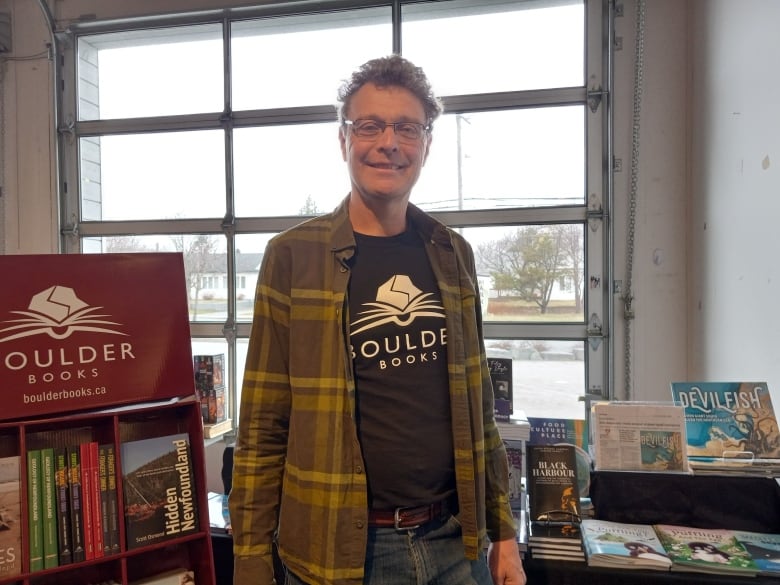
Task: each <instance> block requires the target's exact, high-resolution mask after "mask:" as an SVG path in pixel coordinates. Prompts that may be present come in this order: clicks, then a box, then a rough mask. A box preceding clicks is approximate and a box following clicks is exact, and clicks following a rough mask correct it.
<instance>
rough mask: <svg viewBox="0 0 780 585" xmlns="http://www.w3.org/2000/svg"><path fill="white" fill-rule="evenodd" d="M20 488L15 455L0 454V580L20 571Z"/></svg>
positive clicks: (19, 473)
mask: <svg viewBox="0 0 780 585" xmlns="http://www.w3.org/2000/svg"><path fill="white" fill-rule="evenodd" d="M21 490H22V484H21V460H20V458H19V456H18V455H12V456H9V457H2V458H0V580H5V579H7V578H11V577H15V576H16V575H19V574H21V572H22V524H21V522H20V517H21V513H22V491H21Z"/></svg>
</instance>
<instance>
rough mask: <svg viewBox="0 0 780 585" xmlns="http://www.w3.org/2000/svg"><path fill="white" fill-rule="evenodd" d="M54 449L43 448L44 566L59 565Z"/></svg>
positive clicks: (42, 509)
mask: <svg viewBox="0 0 780 585" xmlns="http://www.w3.org/2000/svg"><path fill="white" fill-rule="evenodd" d="M55 479H56V477H55V471H54V449H53V448H52V447H47V448H45V449H41V493H42V496H41V516H42V521H43V568H44V569H51V568H53V567H56V566H58V565H59V558H60V555H59V544H58V536H57V487H56V485H55Z"/></svg>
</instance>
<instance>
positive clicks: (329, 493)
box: [229, 200, 515, 585]
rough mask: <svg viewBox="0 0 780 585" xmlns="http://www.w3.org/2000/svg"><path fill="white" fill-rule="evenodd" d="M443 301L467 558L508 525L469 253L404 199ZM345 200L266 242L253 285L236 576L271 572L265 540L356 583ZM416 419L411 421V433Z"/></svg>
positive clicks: (239, 457) (358, 504)
mask: <svg viewBox="0 0 780 585" xmlns="http://www.w3.org/2000/svg"><path fill="white" fill-rule="evenodd" d="M408 219H409V220H410V222H411V225H412V226H414V228H415V229H417V230H418V231H419V232H420V234H421V235H422V237H423V241H424V242H425V249H426V253H427V255H428V257H429V259H430V263H431V266H432V267H433V271H434V273H435V275H436V278H437V280H438V283H439V287H440V289H441V295H442V301H443V304H444V307H445V311H446V324H447V340H448V343H447V356H448V374H449V387H450V398H451V409H452V424H453V429H452V434H453V441H454V449H455V453H454V455H455V475H456V488H457V492H458V500H459V508H460V512H459V514H458V519H459V521H460V523H461V525H462V527H463V544H464V550H465V553H466V555H467V556H468V557H469V558H472V559H475V558H477V556H478V553H479V551H480V550H481V549H482V548H483V547H484V546H486V544H487V541H486V538H489V539H491V540H494V541H495V540H505V539H509V538H513V537H514V535H515V531H514V523H513V520H512V516H511V511H510V508H509V498H508V493H507V489H508V470H507V459H506V452H505V449H504V446H503V443H502V441H501V439H500V437H499V434H498V429H497V427H496V424H495V419H494V416H493V393H492V387H491V383H490V376H489V373H488V369H487V364H486V359H485V350H484V342H483V339H482V319H481V313H480V308H479V291H478V286H477V281H476V273H475V266H474V257H473V252H472V250H471V247H470V246H469V244H468V243H467V242H466V241H465V240H464V239H463V238H462V237H461V236H460V235H459V234H457V233H455V232H453V231H452V230H450V229H448V228H447V227H445V226H444V225H443V224H441V223H439V222H438V221H436V220H434V219H433V218H432V217H431V216H429V215H427V214H425V213H424V212H422V211H421V210H419V209H418V208H417V207H415V206H413V205H411V204H410V205H409V209H408ZM354 250H355V240H354V236H353V232H352V226H351V224H350V221H349V216H348V212H347V200H344V202H342V204H341V205H340V206H339V207H338V208H337V209H336V210H335V211H334V212H332V213H330V214H326V215H323V216H321V217H318V218H315V219H312V220H309V221H306V222H304V223H302V224H301V225H299V226H297V227H294V228H292V229H290V230H288V231H286V232H284V233H282V234H279V235H278V236H276V237H275V238H273V239H272V240H271V242H270V243H269V244H268V247H267V249H266V253H265V255H264V257H263V262H262V267H261V270H260V275H259V278H258V283H257V290H256V298H255V309H254V312H255V314H254V323H253V327H252V333H251V336H250V340H249V348H248V353H247V359H246V370H245V374H244V385H243V390H242V398H241V400H242V402H241V413H240V419H239V429H238V439H237V443H236V449H235V453H234V467H233V488H232V491H231V494H230V499H229V506H230V515H231V521H232V526H233V538H234V555H235V572H234V575H235V577H234V583H236V584H237V585H238V584H240V585H250V584H261V585H269V584H270V583H272V581H273V563H272V542H273V540H274V539H275V538H276V539H277V543H278V549H279V555H280V557H281V558H282V560H283V561H284V563H285V565H286V566H287V567H288V568H289V569H290V570H292V571H293V572H294V573H295V574H296V575H298V576H300V577H301V578H302V579H304V580H306V581H308V582H311V583H315V584H323V585H324V584H326V583H327V584H334V585H359V584H360V583H362V580H363V567H364V563H365V553H366V545H367V530H368V496H367V484H366V476H365V470H364V464H363V459H362V456H361V450H360V444H359V442H358V438H357V428H356V424H355V382H354V374H353V369H352V359H351V355H350V351H349V347H350V345H349V333H348V326H347V323H348V322H349V321H348V317H349V315H348V314H347V313H348V309H347V307H348V303H347V285H348V281H349V274H350V268H349V262H348V261H349V259H350V258H351V256H352V255H353V253H354ZM424 435H425V429H420V437H421V444H423V443H424V441H422V439H423V438H424Z"/></svg>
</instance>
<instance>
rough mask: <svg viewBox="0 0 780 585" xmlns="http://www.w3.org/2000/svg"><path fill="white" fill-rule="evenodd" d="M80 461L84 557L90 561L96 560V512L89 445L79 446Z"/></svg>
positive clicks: (82, 444)
mask: <svg viewBox="0 0 780 585" xmlns="http://www.w3.org/2000/svg"><path fill="white" fill-rule="evenodd" d="M79 460H80V461H81V466H80V469H81V510H82V514H81V521H82V525H83V527H84V557H85V558H86V560H88V561H89V560H92V559H94V558H95V536H94V534H95V532H94V530H95V528H94V519H95V512H94V510H93V509H92V469H91V467H92V466H91V463H90V455H89V443H81V444H80V445H79Z"/></svg>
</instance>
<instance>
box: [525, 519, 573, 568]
mask: <svg viewBox="0 0 780 585" xmlns="http://www.w3.org/2000/svg"><path fill="white" fill-rule="evenodd" d="M528 549H529V550H530V552H531V558H532V559H554V560H560V561H572V562H585V551H584V550H583V547H582V534H581V528H580V525H579V524H578V523H576V522H539V521H532V522H531V523H530V528H529V532H528Z"/></svg>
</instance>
